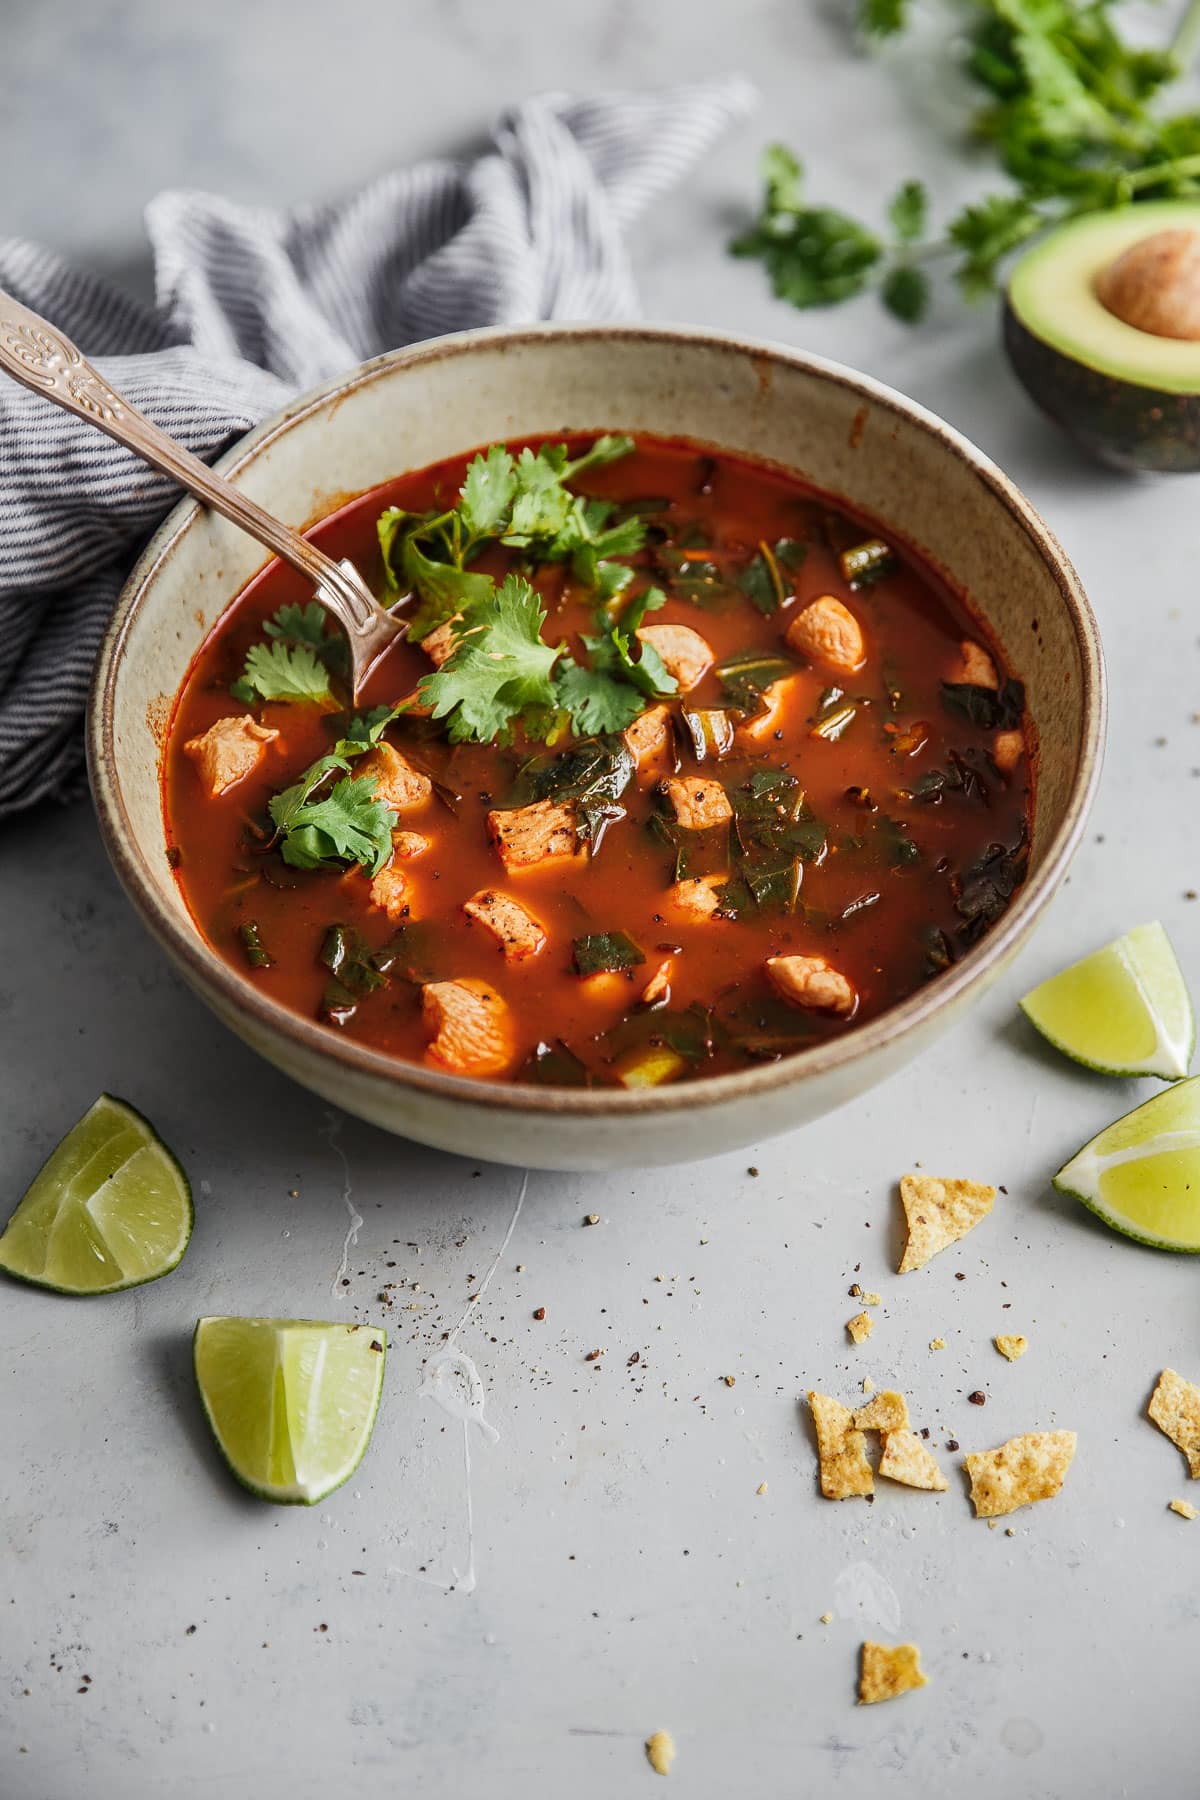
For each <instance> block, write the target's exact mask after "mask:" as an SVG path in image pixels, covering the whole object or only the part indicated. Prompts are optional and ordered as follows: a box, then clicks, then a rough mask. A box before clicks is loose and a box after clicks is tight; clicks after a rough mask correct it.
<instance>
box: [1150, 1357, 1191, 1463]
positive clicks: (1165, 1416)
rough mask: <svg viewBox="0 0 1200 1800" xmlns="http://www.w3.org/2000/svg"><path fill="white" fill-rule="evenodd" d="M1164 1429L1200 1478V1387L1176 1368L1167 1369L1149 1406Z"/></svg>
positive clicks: (1160, 1426)
mask: <svg viewBox="0 0 1200 1800" xmlns="http://www.w3.org/2000/svg"><path fill="white" fill-rule="evenodd" d="M1146 1411H1147V1412H1148V1413H1149V1415H1150V1417H1151V1418H1152V1419H1153V1420H1154V1423H1155V1424H1156V1425H1157V1426H1158V1429H1159V1430H1160V1431H1165V1432H1166V1434H1167V1436H1168V1437H1169V1438H1170V1440H1171V1442H1172V1443H1173V1444H1178V1446H1179V1448H1180V1449H1181V1450H1182V1451H1183V1454H1184V1455H1185V1456H1186V1457H1187V1461H1188V1468H1189V1469H1190V1470H1191V1473H1192V1480H1193V1481H1200V1388H1198V1387H1193V1386H1192V1384H1191V1382H1190V1381H1185V1380H1184V1379H1183V1376H1182V1375H1177V1374H1176V1373H1175V1371H1174V1369H1164V1370H1163V1372H1162V1374H1161V1375H1160V1376H1159V1378H1158V1386H1157V1387H1156V1388H1155V1390H1154V1392H1153V1394H1151V1396H1150V1404H1149V1406H1148V1407H1147V1408H1146Z"/></svg>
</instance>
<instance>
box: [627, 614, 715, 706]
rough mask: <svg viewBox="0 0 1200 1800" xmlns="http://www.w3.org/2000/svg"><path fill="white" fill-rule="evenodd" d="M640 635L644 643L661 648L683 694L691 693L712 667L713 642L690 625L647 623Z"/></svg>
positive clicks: (659, 649)
mask: <svg viewBox="0 0 1200 1800" xmlns="http://www.w3.org/2000/svg"><path fill="white" fill-rule="evenodd" d="M637 635H638V637H639V639H640V640H641V642H642V643H643V644H649V645H650V648H651V649H652V650H657V651H658V654H659V655H660V656H661V657H662V660H663V666H664V668H665V669H666V671H667V674H668V675H673V676H674V677H675V680H676V681H677V683H678V684H679V691H680V693H681V694H687V693H690V692H691V690H692V688H694V687H695V686H696V684H697V683H698V682H699V681H702V680H703V679H704V677H705V675H707V673H708V671H709V670H710V669H711V668H712V663H713V653H712V650H711V648H710V647H709V644H708V643H707V641H706V640H705V639H704V638H702V637H701V636H700V633H699V632H698V631H693V630H692V628H691V626H690V625H643V626H642V628H641V630H640V631H639V632H638V634H637Z"/></svg>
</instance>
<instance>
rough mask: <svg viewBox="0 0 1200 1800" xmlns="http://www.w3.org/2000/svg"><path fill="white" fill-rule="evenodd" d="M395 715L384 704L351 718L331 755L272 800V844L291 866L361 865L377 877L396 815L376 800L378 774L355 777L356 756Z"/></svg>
mask: <svg viewBox="0 0 1200 1800" xmlns="http://www.w3.org/2000/svg"><path fill="white" fill-rule="evenodd" d="M395 716H396V715H395V713H394V712H393V711H392V710H391V708H390V707H386V706H382V707H376V708H375V709H374V710H373V711H371V712H369V713H365V714H360V715H358V716H357V717H356V718H354V719H352V720H351V721H350V724H349V725H348V726H347V729H346V735H345V737H343V738H340V739H339V740H338V742H337V743H336V744H335V745H334V747H333V749H332V750H331V751H330V752H329V753H328V755H326V756H320V757H318V758H317V760H316V762H314V763H313V764H311V766H310V767H309V768H307V769H306V770H305V771H304V773H303V775H301V777H300V779H299V780H298V781H295V782H293V783H292V785H291V787H288V788H284V790H283V792H282V793H279V794H276V795H275V796H274V798H273V799H272V800H271V801H270V803H269V805H268V809H267V810H268V811H269V813H270V815H271V820H272V822H273V824H274V826H275V839H274V842H275V843H276V844H277V845H278V848H279V853H280V855H281V856H282V858H283V860H284V862H285V863H289V864H290V865H291V867H292V868H295V869H339V868H343V867H344V866H345V865H346V864H348V863H361V864H362V866H363V867H364V868H365V869H366V870H367V872H368V873H369V874H371V875H377V874H378V873H379V871H380V869H382V868H383V867H384V866H385V865H386V863H387V861H388V859H389V857H390V856H391V854H392V831H393V829H394V827H395V825H396V823H397V815H396V813H395V811H394V810H393V809H392V808H391V807H390V806H388V805H387V804H386V803H385V802H384V801H382V800H380V799H379V798H378V797H377V795H376V792H375V786H376V784H375V778H374V776H372V775H360V776H355V775H354V774H353V758H354V757H356V756H361V755H362V754H363V753H364V751H367V750H371V749H373V748H374V746H375V745H376V744H377V743H379V741H380V739H381V738H382V736H383V731H384V728H385V726H387V725H388V724H390V723H391V721H392V719H394V718H395Z"/></svg>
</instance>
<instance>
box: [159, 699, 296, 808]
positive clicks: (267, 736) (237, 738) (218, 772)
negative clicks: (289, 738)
mask: <svg viewBox="0 0 1200 1800" xmlns="http://www.w3.org/2000/svg"><path fill="white" fill-rule="evenodd" d="M278 736H279V733H278V732H277V731H268V730H267V729H266V727H265V726H264V725H260V724H259V723H258V721H257V719H252V718H251V716H250V714H249V713H242V714H241V715H240V716H239V717H238V718H236V719H218V720H217V722H216V724H215V725H210V726H209V728H208V730H207V731H205V732H202V733H201V735H200V736H199V737H194V738H189V739H188V741H187V743H186V744H185V745H184V746H183V751H184V755H185V756H190V757H191V759H192V761H193V762H194V763H195V765H196V767H197V769H198V770H199V772H200V777H201V779H202V780H203V781H204V782H206V783H207V785H208V789H209V792H210V793H211V794H212V795H213V797H214V799H215V798H216V796H217V795H218V794H223V793H224V792H225V790H226V788H231V787H233V786H234V785H235V784H236V783H237V782H239V781H243V780H244V779H245V777H246V776H247V775H249V774H250V773H251V771H252V770H254V769H257V767H258V765H259V763H260V762H261V761H262V757H263V751H264V749H265V748H266V746H267V745H268V744H270V743H273V742H274V740H275V739H276V738H277V737H278Z"/></svg>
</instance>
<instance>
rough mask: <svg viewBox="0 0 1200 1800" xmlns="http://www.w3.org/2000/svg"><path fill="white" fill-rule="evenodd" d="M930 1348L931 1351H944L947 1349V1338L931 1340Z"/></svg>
mask: <svg viewBox="0 0 1200 1800" xmlns="http://www.w3.org/2000/svg"><path fill="white" fill-rule="evenodd" d="M929 1348H930V1349H931V1350H944V1349H945V1348H946V1340H945V1338H930V1340H929Z"/></svg>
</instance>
